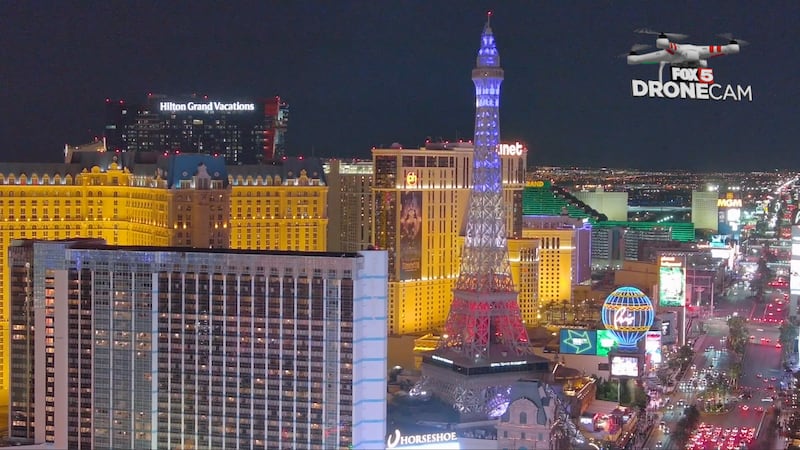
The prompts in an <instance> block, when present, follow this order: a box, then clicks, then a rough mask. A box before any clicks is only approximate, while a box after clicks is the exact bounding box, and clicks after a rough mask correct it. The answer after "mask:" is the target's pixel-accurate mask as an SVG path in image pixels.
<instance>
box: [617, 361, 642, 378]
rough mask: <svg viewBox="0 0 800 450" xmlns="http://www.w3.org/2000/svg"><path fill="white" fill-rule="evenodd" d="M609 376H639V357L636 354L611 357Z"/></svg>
mask: <svg viewBox="0 0 800 450" xmlns="http://www.w3.org/2000/svg"><path fill="white" fill-rule="evenodd" d="M611 376H612V377H631V378H636V377H638V376H639V358H637V357H636V356H618V355H614V356H612V357H611Z"/></svg>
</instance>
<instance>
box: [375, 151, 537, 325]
mask: <svg viewBox="0 0 800 450" xmlns="http://www.w3.org/2000/svg"><path fill="white" fill-rule="evenodd" d="M500 145H501V148H499V149H498V150H499V153H500V155H501V160H502V163H503V174H502V182H503V200H504V203H505V205H506V206H507V208H508V210H507V214H506V217H507V218H508V219H507V220H508V223H507V224H506V229H507V230H508V236H509V237H522V216H521V212H522V189H523V187H524V184H525V164H526V154H527V152H526V150H525V148H524V147H523V146H522V145H521V144H519V143H515V144H500ZM372 156H373V163H374V172H373V174H374V175H373V176H374V186H373V189H372V204H373V207H372V208H373V211H374V218H373V232H372V235H373V242H374V245H375V246H376V247H377V248H380V249H385V250H388V251H389V317H388V321H389V332H390V333H392V334H414V333H421V332H427V331H430V330H434V329H437V328H439V327H441V326H443V325H444V322H445V320H446V319H447V314H448V312H449V309H450V303H451V302H452V298H453V294H452V290H453V286H454V282H455V280H456V278H457V276H458V271H459V269H460V262H461V261H460V254H461V244H462V242H463V233H464V230H463V226H464V217H465V213H466V209H467V202H468V199H469V191H470V188H471V183H472V156H473V146H472V144H471V143H463V142H459V143H429V144H428V145H426V146H425V147H422V148H412V149H404V148H402V147H401V146H400V145H394V146H392V148H387V149H377V148H376V149H373V150H372Z"/></svg>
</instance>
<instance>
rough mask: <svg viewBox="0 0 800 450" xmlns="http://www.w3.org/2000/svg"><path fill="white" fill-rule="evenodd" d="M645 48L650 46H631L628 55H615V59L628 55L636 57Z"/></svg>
mask: <svg viewBox="0 0 800 450" xmlns="http://www.w3.org/2000/svg"><path fill="white" fill-rule="evenodd" d="M646 48H650V46H649V45H647V44H633V45H632V46H631V49H630V51H629V52H628V53H623V54H621V55H617V57H618V58H626V57H628V56H630V55H638V54H639V52H640V51H642V50H644V49H646Z"/></svg>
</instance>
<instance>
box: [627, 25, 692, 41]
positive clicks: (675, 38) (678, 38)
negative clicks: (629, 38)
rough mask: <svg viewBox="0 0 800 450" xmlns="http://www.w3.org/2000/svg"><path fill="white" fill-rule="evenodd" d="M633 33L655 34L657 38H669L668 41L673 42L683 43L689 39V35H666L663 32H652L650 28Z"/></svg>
mask: <svg viewBox="0 0 800 450" xmlns="http://www.w3.org/2000/svg"><path fill="white" fill-rule="evenodd" d="M633 32H634V33H639V34H654V35H656V36H658V37H660V38H668V39H670V40H673V41H682V40H684V39H686V38H688V37H689V35H688V34H682V33H665V32H663V31H655V30H651V29H650V28H639V29H638V30H634V31H633Z"/></svg>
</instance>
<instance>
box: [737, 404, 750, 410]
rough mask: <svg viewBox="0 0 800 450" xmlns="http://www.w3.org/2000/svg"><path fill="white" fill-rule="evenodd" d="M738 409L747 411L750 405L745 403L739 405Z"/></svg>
mask: <svg viewBox="0 0 800 450" xmlns="http://www.w3.org/2000/svg"><path fill="white" fill-rule="evenodd" d="M739 409H741V410H742V411H747V410H748V409H750V407H749V406H747V405H740V406H739Z"/></svg>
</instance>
